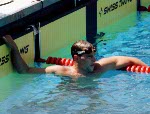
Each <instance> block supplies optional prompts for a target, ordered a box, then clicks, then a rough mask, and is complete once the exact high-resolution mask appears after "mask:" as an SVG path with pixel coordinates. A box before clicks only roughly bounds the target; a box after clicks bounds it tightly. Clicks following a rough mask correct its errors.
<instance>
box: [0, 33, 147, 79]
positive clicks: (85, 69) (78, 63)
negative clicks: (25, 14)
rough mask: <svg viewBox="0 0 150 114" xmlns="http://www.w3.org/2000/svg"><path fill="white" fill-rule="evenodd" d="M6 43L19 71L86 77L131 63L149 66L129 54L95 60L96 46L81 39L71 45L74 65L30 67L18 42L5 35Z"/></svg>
mask: <svg viewBox="0 0 150 114" xmlns="http://www.w3.org/2000/svg"><path fill="white" fill-rule="evenodd" d="M3 39H4V41H5V43H6V45H7V46H8V47H9V48H11V60H12V64H13V66H14V68H15V69H16V71H17V72H18V73H54V74H56V75H61V76H70V77H74V78H75V77H76V78H78V77H85V76H92V75H97V74H98V75H100V74H102V73H104V72H106V71H109V70H123V69H124V68H125V67H127V66H129V65H142V66H147V65H146V64H145V63H144V62H142V61H141V60H139V59H137V58H134V57H127V56H112V57H108V58H102V59H99V60H97V61H96V60H95V57H94V55H95V52H96V48H95V47H94V46H93V45H92V44H91V43H89V42H87V41H84V40H79V41H77V42H75V43H74V44H73V45H72V47H71V55H72V58H73V62H74V64H73V66H60V65H52V66H48V67H46V68H34V67H29V66H28V65H27V64H26V63H25V61H24V60H23V59H22V57H21V55H20V53H19V50H18V47H17V45H16V43H15V42H14V41H13V39H12V37H11V36H10V35H6V36H4V37H3Z"/></svg>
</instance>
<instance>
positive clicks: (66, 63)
mask: <svg viewBox="0 0 150 114" xmlns="http://www.w3.org/2000/svg"><path fill="white" fill-rule="evenodd" d="M46 64H56V65H64V66H73V60H71V59H66V58H56V57H48V58H47V60H46Z"/></svg>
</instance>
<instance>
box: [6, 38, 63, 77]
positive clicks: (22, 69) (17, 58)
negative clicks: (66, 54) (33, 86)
mask: <svg viewBox="0 0 150 114" xmlns="http://www.w3.org/2000/svg"><path fill="white" fill-rule="evenodd" d="M3 40H4V41H5V43H6V45H7V46H8V47H10V48H11V61H12V64H13V66H14V68H15V69H16V71H17V72H18V73H21V74H24V73H56V74H63V72H65V71H66V69H65V67H63V66H59V65H53V66H49V67H47V68H33V67H29V66H28V65H27V64H26V62H25V61H24V60H23V59H22V57H21V55H20V53H19V50H18V47H17V45H16V43H15V42H14V41H13V39H12V37H11V36H10V35H6V36H4V37H3Z"/></svg>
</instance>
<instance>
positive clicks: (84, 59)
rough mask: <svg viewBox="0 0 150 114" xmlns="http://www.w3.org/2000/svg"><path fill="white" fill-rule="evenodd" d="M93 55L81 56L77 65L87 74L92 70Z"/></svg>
mask: <svg viewBox="0 0 150 114" xmlns="http://www.w3.org/2000/svg"><path fill="white" fill-rule="evenodd" d="M94 55H95V53H94V52H93V53H90V54H83V55H82V56H80V59H79V61H78V62H79V65H80V66H81V67H82V69H84V70H85V71H87V72H93V70H94V62H95V57H94Z"/></svg>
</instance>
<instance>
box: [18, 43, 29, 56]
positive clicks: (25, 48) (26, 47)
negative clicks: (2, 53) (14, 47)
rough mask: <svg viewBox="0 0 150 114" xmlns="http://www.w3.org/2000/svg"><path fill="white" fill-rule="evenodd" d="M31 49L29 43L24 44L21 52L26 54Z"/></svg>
mask: <svg viewBox="0 0 150 114" xmlns="http://www.w3.org/2000/svg"><path fill="white" fill-rule="evenodd" d="M28 50H29V45H26V46H24V47H23V48H21V49H20V53H21V54H26V53H28Z"/></svg>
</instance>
